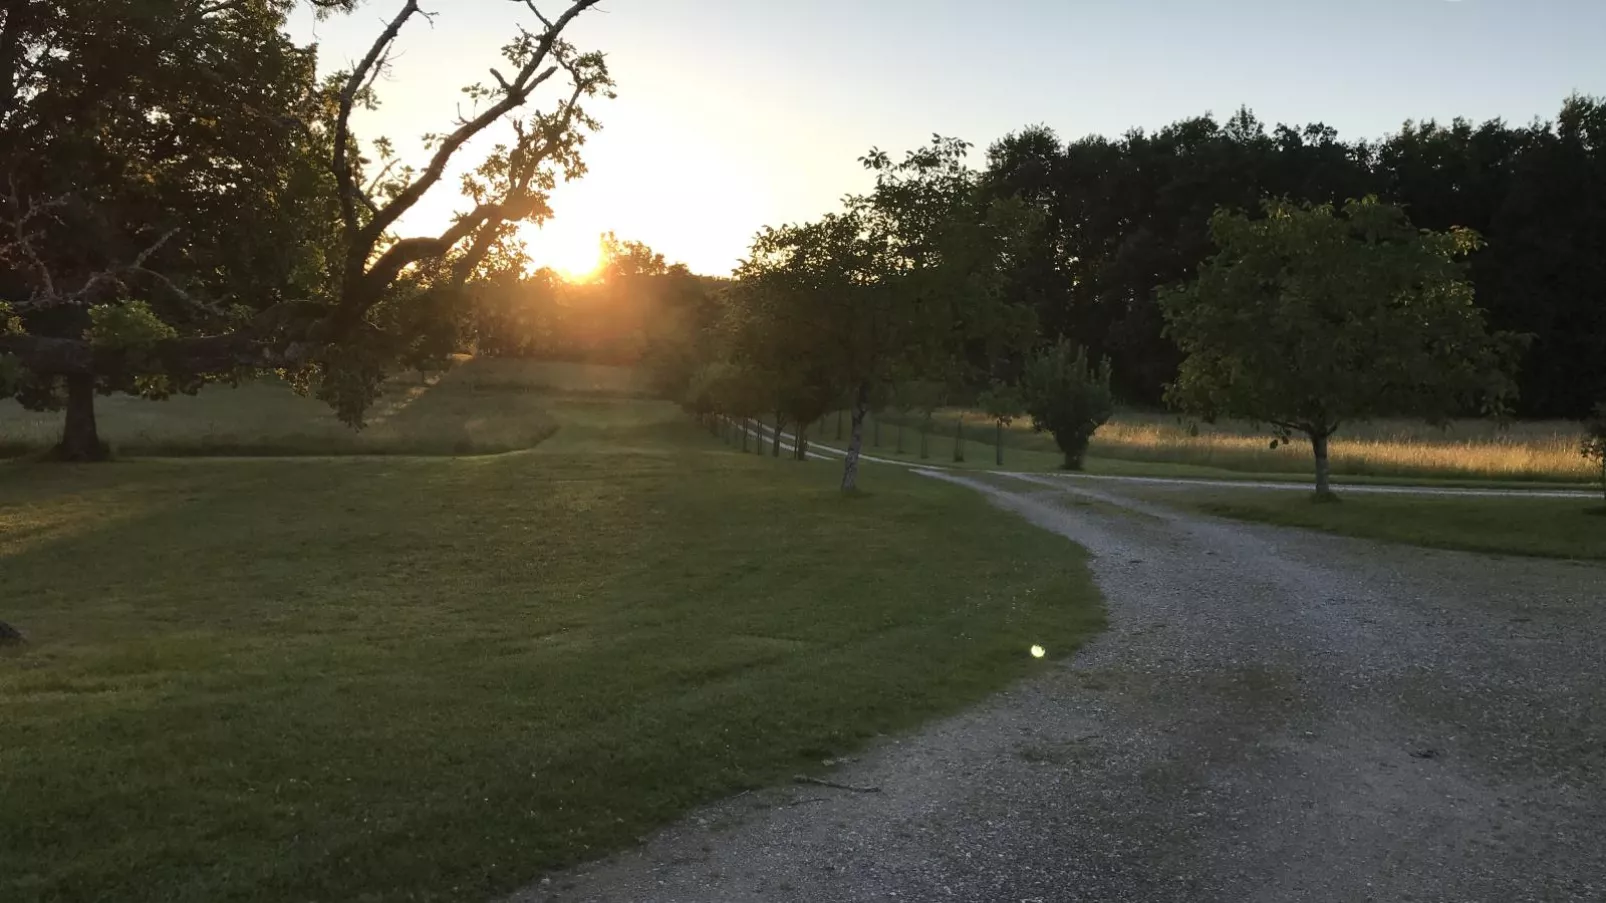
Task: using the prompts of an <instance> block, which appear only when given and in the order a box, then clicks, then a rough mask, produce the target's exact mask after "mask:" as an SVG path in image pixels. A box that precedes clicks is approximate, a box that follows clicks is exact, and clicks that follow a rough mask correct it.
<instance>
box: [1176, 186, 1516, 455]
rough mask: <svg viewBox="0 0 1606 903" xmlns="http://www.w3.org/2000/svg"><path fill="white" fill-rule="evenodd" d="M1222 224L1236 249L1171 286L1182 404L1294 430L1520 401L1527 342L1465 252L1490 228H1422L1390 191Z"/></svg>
mask: <svg viewBox="0 0 1606 903" xmlns="http://www.w3.org/2000/svg"><path fill="white" fill-rule="evenodd" d="M1211 234H1212V236H1213V238H1214V240H1215V242H1216V244H1217V245H1218V246H1219V247H1220V248H1221V252H1220V253H1219V254H1217V255H1216V256H1215V257H1213V258H1211V259H1210V260H1209V261H1207V262H1206V264H1205V265H1204V266H1203V267H1202V268H1201V270H1200V272H1199V277H1198V279H1197V280H1196V281H1195V282H1193V283H1191V284H1189V285H1186V286H1181V287H1176V288H1172V289H1169V290H1167V291H1165V292H1164V293H1162V295H1161V305H1162V307H1163V309H1164V311H1165V316H1166V322H1167V334H1168V335H1169V336H1170V337H1171V338H1173V339H1174V340H1175V341H1176V342H1177V345H1178V347H1180V348H1181V349H1182V351H1183V352H1184V353H1185V354H1186V355H1187V357H1186V359H1185V360H1184V361H1183V364H1182V366H1181V368H1180V370H1179V372H1178V376H1177V380H1176V382H1175V383H1173V384H1172V386H1171V387H1170V389H1169V390H1168V391H1167V399H1168V400H1169V401H1171V402H1172V403H1173V404H1175V405H1177V406H1178V407H1180V408H1182V409H1183V410H1186V411H1188V412H1190V413H1194V414H1197V415H1200V416H1202V417H1205V418H1214V417H1223V416H1225V417H1237V418H1242V419H1246V420H1250V421H1255V422H1259V423H1265V424H1269V425H1270V426H1271V427H1272V428H1273V429H1274V430H1275V431H1276V432H1277V434H1278V435H1279V436H1280V437H1283V438H1286V437H1287V436H1288V435H1289V434H1291V433H1295V432H1298V433H1305V434H1307V435H1310V436H1312V437H1313V438H1325V437H1326V436H1329V435H1331V434H1332V433H1333V431H1334V430H1336V429H1338V428H1339V427H1340V426H1341V425H1342V424H1344V423H1346V422H1350V421H1355V420H1365V419H1369V418H1372V417H1379V416H1414V417H1420V418H1422V419H1425V420H1428V421H1430V422H1442V421H1443V420H1444V419H1446V418H1449V417H1451V416H1454V415H1456V414H1458V413H1462V412H1466V411H1468V410H1481V411H1483V412H1485V413H1489V414H1502V413H1504V412H1505V410H1506V405H1507V403H1508V402H1509V401H1510V399H1511V397H1512V393H1513V391H1514V387H1513V383H1512V381H1511V378H1510V376H1509V371H1510V368H1511V365H1512V361H1513V358H1514V357H1515V352H1516V350H1517V348H1518V346H1519V342H1518V340H1517V338H1516V337H1514V336H1511V335H1508V334H1496V335H1492V336H1491V335H1490V333H1489V330H1488V329H1487V327H1486V326H1485V323H1484V315H1483V311H1482V310H1481V309H1479V308H1478V307H1477V305H1476V304H1475V303H1474V301H1473V293H1472V286H1471V284H1470V283H1469V282H1468V281H1467V280H1466V278H1465V272H1464V269H1463V266H1462V264H1461V262H1460V261H1461V258H1463V257H1464V256H1465V255H1466V254H1468V253H1469V252H1471V251H1472V250H1474V249H1475V248H1476V247H1478V244H1479V239H1478V237H1477V236H1476V235H1475V234H1473V233H1471V232H1468V231H1466V230H1454V231H1451V232H1444V233H1436V232H1419V231H1418V230H1416V229H1415V228H1414V227H1412V225H1411V223H1410V221H1409V220H1408V219H1407V218H1406V216H1405V213H1404V212H1403V211H1402V210H1400V209H1399V208H1398V207H1395V206H1392V205H1389V204H1384V203H1382V202H1380V201H1378V200H1376V199H1375V198H1368V199H1365V200H1360V201H1352V202H1350V203H1349V204H1346V205H1345V207H1344V210H1343V212H1342V214H1340V213H1338V212H1336V211H1335V210H1334V209H1333V208H1332V207H1330V206H1326V205H1300V204H1293V203H1289V202H1286V201H1268V202H1267V203H1266V204H1265V215H1264V216H1263V217H1258V218H1252V217H1250V216H1247V215H1244V214H1242V213H1234V212H1230V211H1226V210H1222V211H1219V212H1218V213H1217V214H1216V216H1215V218H1214V220H1213V221H1212V233H1211Z"/></svg>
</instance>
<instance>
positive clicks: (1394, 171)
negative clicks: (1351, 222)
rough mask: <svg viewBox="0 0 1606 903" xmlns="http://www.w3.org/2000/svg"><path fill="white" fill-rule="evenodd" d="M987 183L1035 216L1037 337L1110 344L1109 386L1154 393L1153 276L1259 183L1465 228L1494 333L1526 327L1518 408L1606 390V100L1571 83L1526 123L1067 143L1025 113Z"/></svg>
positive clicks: (1195, 266) (1561, 410)
mask: <svg viewBox="0 0 1606 903" xmlns="http://www.w3.org/2000/svg"><path fill="white" fill-rule="evenodd" d="M983 185H984V190H985V191H986V192H987V193H988V194H989V196H992V197H1011V198H1021V199H1024V200H1025V201H1027V202H1028V203H1030V204H1031V205H1032V206H1033V207H1034V208H1035V209H1036V210H1038V211H1040V212H1041V215H1042V216H1043V217H1044V220H1045V224H1046V228H1045V231H1044V233H1043V234H1042V237H1041V240H1040V241H1038V242H1036V243H1035V244H1034V245H1033V246H1032V248H1031V250H1030V260H1029V263H1028V265H1027V266H1025V267H1023V268H1021V269H1020V270H1018V271H1017V273H1016V275H1015V281H1014V282H1013V285H1012V289H1013V291H1015V292H1016V293H1017V294H1018V295H1019V296H1020V297H1022V298H1025V299H1027V300H1029V302H1030V304H1031V305H1032V307H1033V309H1034V310H1035V311H1036V312H1037V315H1038V318H1039V322H1040V323H1041V326H1042V329H1043V331H1044V334H1045V335H1047V336H1049V337H1058V336H1066V337H1070V338H1072V339H1073V340H1074V341H1077V342H1080V343H1083V344H1085V345H1086V346H1087V347H1088V348H1089V349H1090V351H1091V353H1092V354H1094V355H1095V356H1108V357H1109V358H1110V359H1111V361H1112V364H1113V367H1114V381H1115V386H1116V389H1117V391H1118V392H1119V394H1120V395H1121V396H1122V397H1123V398H1124V399H1126V400H1127V401H1129V402H1132V403H1137V404H1146V405H1152V404H1159V403H1160V402H1162V400H1163V397H1164V391H1165V387H1166V386H1167V385H1168V384H1169V383H1171V382H1172V381H1173V380H1174V379H1175V378H1176V375H1177V371H1178V366H1179V364H1180V362H1181V360H1182V349H1180V348H1179V347H1178V345H1177V343H1176V342H1174V341H1172V340H1170V339H1169V338H1167V336H1166V334H1165V324H1164V317H1163V315H1162V312H1161V310H1160V307H1159V289H1161V288H1163V287H1165V286H1168V285H1173V284H1176V283H1179V282H1183V281H1185V280H1187V279H1190V278H1192V277H1193V276H1195V275H1196V274H1197V273H1198V271H1199V268H1200V265H1201V264H1202V263H1203V262H1204V261H1205V260H1206V259H1207V258H1209V257H1210V256H1211V255H1212V254H1214V253H1216V251H1217V246H1216V244H1215V242H1214V241H1213V240H1212V236H1211V223H1212V217H1213V216H1214V215H1215V213H1216V211H1217V210H1218V209H1221V208H1227V209H1235V210H1245V211H1256V210H1259V209H1260V205H1261V202H1262V200H1263V199H1264V198H1267V197H1272V198H1282V199H1287V200H1291V201H1294V202H1296V203H1310V204H1332V205H1342V204H1344V203H1345V202H1346V201H1349V200H1352V199H1358V198H1363V197H1367V196H1376V197H1378V198H1380V199H1382V200H1384V201H1387V202H1390V203H1393V204H1396V205H1398V206H1400V207H1402V208H1404V210H1405V212H1406V214H1407V215H1408V216H1409V218H1410V221H1411V222H1412V223H1413V224H1414V225H1416V226H1417V227H1420V228H1424V229H1431V230H1434V231H1440V232H1442V231H1447V230H1449V229H1452V228H1463V229H1470V230H1472V231H1474V232H1476V233H1477V234H1478V235H1480V236H1482V238H1483V242H1482V244H1481V246H1480V247H1479V248H1478V249H1477V250H1476V251H1474V252H1472V253H1471V254H1470V255H1469V257H1468V261H1469V280H1470V283H1471V286H1472V288H1473V291H1474V292H1475V295H1476V298H1477V302H1478V304H1479V306H1480V307H1482V308H1483V309H1484V310H1485V311H1487V313H1488V318H1489V322H1490V324H1491V325H1492V326H1493V327H1494V328H1495V329H1498V330H1504V331H1510V332H1515V333H1521V334H1527V335H1531V336H1532V337H1533V338H1532V341H1531V342H1530V344H1529V346H1528V348H1527V350H1526V352H1525V353H1524V355H1523V357H1522V359H1521V361H1520V366H1519V368H1518V370H1517V389H1518V392H1517V396H1516V402H1515V412H1516V413H1517V414H1519V415H1521V416H1524V417H1565V418H1571V419H1577V418H1582V417H1584V416H1585V415H1586V414H1588V413H1589V411H1590V409H1591V408H1592V406H1593V405H1594V404H1595V403H1596V402H1597V401H1598V400H1599V399H1600V398H1601V397H1603V396H1606V101H1603V100H1602V99H1600V98H1592V97H1578V96H1575V97H1570V98H1568V99H1567V100H1566V101H1565V102H1564V103H1563V104H1562V106H1561V109H1560V112H1559V113H1558V114H1557V115H1556V116H1555V118H1554V119H1549V120H1543V121H1535V122H1532V123H1529V124H1527V125H1511V124H1508V123H1506V122H1503V121H1501V120H1492V121H1489V122H1484V123H1482V124H1474V123H1472V122H1469V121H1467V120H1464V119H1455V120H1453V121H1451V122H1449V123H1439V122H1434V121H1427V122H1418V123H1406V124H1405V125H1404V126H1403V127H1402V128H1401V129H1400V130H1399V131H1398V132H1397V133H1395V134H1393V135H1390V136H1387V137H1385V138H1382V139H1380V140H1374V141H1366V140H1354V141H1345V140H1342V139H1341V138H1340V137H1339V135H1338V133H1337V132H1336V131H1335V130H1334V129H1332V128H1330V127H1328V126H1326V125H1323V124H1320V123H1315V124H1311V125H1305V126H1291V125H1278V126H1276V127H1274V128H1270V129H1268V128H1267V127H1266V125H1265V124H1263V123H1262V122H1260V121H1259V120H1258V119H1256V118H1255V117H1254V115H1253V114H1252V113H1250V112H1249V111H1247V110H1243V111H1240V112H1239V113H1237V114H1236V115H1234V116H1232V117H1230V118H1229V119H1227V120H1226V121H1225V122H1218V121H1217V120H1216V119H1215V118H1213V117H1211V116H1200V117H1195V118H1192V119H1186V120H1183V121H1180V122H1176V123H1173V124H1171V125H1169V126H1166V127H1164V128H1161V129H1159V130H1158V131H1154V132H1146V131H1142V130H1134V131H1131V132H1128V133H1126V134H1125V135H1123V136H1121V137H1119V138H1105V137H1097V136H1095V137H1087V138H1082V139H1079V140H1076V141H1071V142H1068V143H1067V142H1063V141H1061V140H1060V139H1059V138H1058V137H1057V136H1056V135H1055V134H1054V132H1053V131H1052V130H1050V129H1048V128H1046V127H1042V126H1034V127H1031V128H1027V129H1023V130H1021V131H1019V132H1016V133H1014V134H1012V135H1009V136H1007V137H1005V138H1004V139H1003V140H1001V141H999V142H997V143H996V144H995V145H993V147H992V148H991V149H990V151H989V153H988V155H987V163H986V168H985V172H984V174H983Z"/></svg>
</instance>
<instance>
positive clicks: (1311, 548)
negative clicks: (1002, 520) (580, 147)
mask: <svg viewBox="0 0 1606 903" xmlns="http://www.w3.org/2000/svg"><path fill="white" fill-rule="evenodd" d="M931 475H932V476H933V477H936V478H940V479H946V480H950V481H952V482H956V483H963V484H966V485H970V486H973V487H975V488H977V489H979V490H980V491H983V492H987V493H989V494H990V495H991V496H992V497H993V498H994V499H995V501H996V502H997V503H998V504H999V505H1001V506H1003V507H1005V508H1008V509H1010V510H1013V511H1016V512H1018V513H1019V514H1021V515H1022V516H1024V517H1026V518H1028V519H1030V520H1032V521H1034V522H1036V523H1038V524H1040V525H1042V526H1044V527H1046V528H1048V529H1051V530H1054V531H1057V532H1059V533H1062V534H1064V535H1065V536H1067V537H1069V538H1070V539H1072V540H1074V541H1076V542H1077V543H1080V544H1081V545H1083V546H1085V547H1086V548H1087V549H1089V550H1090V551H1091V552H1093V553H1094V555H1095V559H1094V563H1093V567H1094V571H1095V574H1096V576H1097V578H1098V580H1099V583H1100V586H1101V587H1102V589H1103V591H1104V593H1105V595H1106V598H1107V599H1108V603H1109V606H1110V615H1111V628H1110V630H1109V631H1107V632H1106V633H1105V634H1104V635H1102V636H1101V637H1100V638H1099V639H1098V640H1096V641H1095V642H1094V643H1093V644H1091V645H1090V646H1089V647H1088V648H1087V649H1086V650H1084V651H1083V652H1082V653H1081V654H1079V655H1077V656H1076V657H1075V658H1074V660H1073V661H1072V662H1070V663H1069V664H1067V665H1065V666H1062V667H1051V668H1049V669H1046V673H1045V675H1044V676H1043V677H1041V678H1038V679H1035V680H1032V681H1029V682H1027V683H1025V684H1022V685H1020V686H1017V687H1015V688H1014V689H1012V690H1010V691H1008V692H1006V693H1004V694H1001V695H1000V696H998V697H996V698H995V699H994V700H993V701H992V702H990V703H988V704H986V705H984V706H982V707H979V708H977V709H974V710H972V711H970V712H967V713H965V714H962V715H959V716H957V717H954V718H951V719H949V720H947V721H944V722H941V723H937V724H934V725H931V726H930V727H928V728H926V729H925V730H923V731H921V732H920V733H918V734H916V735H913V736H909V737H905V738H902V739H898V740H889V741H887V742H885V743H883V744H881V745H879V746H878V747H876V748H874V749H872V750H870V751H868V752H866V753H865V754H864V756H863V757H862V758H861V759H859V760H857V761H855V762H852V763H849V764H846V765H844V766H842V767H841V768H839V769H838V770H837V773H836V775H835V780H837V781H840V782H841V783H843V784H848V785H854V786H861V787H864V786H873V787H879V788H881V792H879V793H856V792H852V791H846V790H838V789H833V788H826V787H819V786H797V787H783V788H776V789H773V790H769V791H765V792H762V793H755V794H748V795H744V796H741V797H738V798H735V799H732V800H728V801H726V802H724V803H721V804H719V805H716V806H713V807H710V808H708V809H706V810H704V811H702V812H699V813H697V814H695V815H694V816H692V817H691V818H688V819H687V820H685V821H683V822H682V823H680V824H678V825H676V826H674V827H672V828H670V829H668V830H666V831H664V832H662V833H661V834H660V835H658V836H657V837H655V838H652V839H651V840H650V841H649V842H648V843H646V844H645V845H644V846H643V847H642V848H640V849H638V850H636V851H633V852H630V853H627V854H624V855H621V856H619V857H616V858H614V859H612V860H608V861H605V862H602V863H598V864H594V865H592V866H590V867H587V868H584V869H581V870H578V871H576V872H573V873H570V874H564V875H557V876H553V877H552V878H550V879H548V880H546V881H543V882H542V884H541V885H539V886H537V887H534V888H531V889H530V890H528V891H526V892H525V893H523V894H520V895H518V896H517V897H515V898H514V899H515V900H517V901H520V903H534V901H654V903H660V901H661V903H724V901H798V903H803V901H809V903H829V901H868V900H877V901H880V900H908V901H940V900H963V901H989V903H991V901H1000V903H1004V901H1007V903H1049V901H1078V900H1086V901H1099V903H1115V901H1145V903H1157V901H1231V903H1239V901H1265V903H1283V901H1345V903H1350V901H1379V903H1385V901H1386V903H1393V901H1406V900H1414V901H1444V903H1451V901H1453V903H1481V901H1487V903H1520V901H1578V903H1586V901H1587V903H1599V901H1602V900H1606V687H1603V683H1606V630H1603V628H1606V599H1603V598H1602V596H1603V595H1606V568H1602V567H1599V566H1595V565H1582V564H1573V563H1567V562H1553V561H1540V560H1530V559H1516V558H1495V557H1486V556H1474V555H1467V554H1462V553H1454V552H1438V551H1426V550H1420V549H1414V548H1410V547H1405V546H1389V545H1379V544H1374V543H1370V542H1366V541H1363V540H1353V539H1344V538H1336V537H1330V536H1326V535H1320V534H1315V533H1307V532H1302V531H1294V530H1286V529H1279V528H1274V527H1264V526H1256V525H1245V524H1237V523H1227V522H1223V521H1216V520H1212V519H1208V518H1203V517H1199V516H1195V515H1187V514H1181V513H1178V512H1175V511H1172V510H1170V509H1167V508H1164V507H1159V506H1155V505H1151V504H1149V503H1145V502H1141V501H1137V500H1134V499H1131V498H1128V497H1125V496H1123V495H1121V494H1120V493H1119V489H1118V488H1112V487H1114V484H1098V485H1095V484H1091V483H1086V482H1080V481H1069V480H1062V479H1056V478H1052V477H1017V478H1013V479H1010V478H992V479H978V478H972V477H966V476H961V475H958V474H954V473H942V474H938V473H932V474H931Z"/></svg>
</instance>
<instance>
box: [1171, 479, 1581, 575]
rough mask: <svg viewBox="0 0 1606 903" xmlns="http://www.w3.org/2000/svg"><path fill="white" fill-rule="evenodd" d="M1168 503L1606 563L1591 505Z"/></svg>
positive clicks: (1416, 541)
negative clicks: (1603, 560) (1596, 560)
mask: <svg viewBox="0 0 1606 903" xmlns="http://www.w3.org/2000/svg"><path fill="white" fill-rule="evenodd" d="M1157 497H1159V498H1163V499H1164V500H1165V501H1168V502H1172V503H1181V504H1185V505H1189V506H1192V507H1195V508H1197V509H1199V510H1202V511H1205V512H1207V513H1210V514H1215V515H1219V516H1222V517H1231V518H1236V519H1239V520H1250V521H1259V522H1262V523H1270V524H1281V525H1283V526H1289V527H1306V528H1309V529H1314V530H1325V531H1327V532H1330V533H1340V534H1343V535H1346V536H1360V537H1364V538H1367V539H1381V540H1385V541H1388V542H1401V543H1409V544H1413V545H1419V546H1429V547H1432V548H1441V549H1460V550H1463V551H1468V552H1492V553H1496V554H1507V555H1533V556H1539V557H1546V558H1577V559H1606V508H1603V507H1602V505H1601V503H1600V502H1599V501H1598V500H1596V501H1590V500H1583V499H1578V500H1573V499H1545V498H1498V497H1490V498H1450V497H1434V496H1389V495H1363V494H1360V493H1351V494H1349V495H1346V496H1344V497H1343V501H1342V502H1339V503H1337V504H1318V503H1315V502H1313V501H1311V499H1310V497H1309V496H1306V495H1304V494H1296V493H1288V492H1259V493H1255V492H1239V493H1234V494H1232V495H1228V494H1225V493H1221V492H1216V491H1208V492H1196V491H1186V492H1168V493H1166V494H1165V495H1163V496H1157Z"/></svg>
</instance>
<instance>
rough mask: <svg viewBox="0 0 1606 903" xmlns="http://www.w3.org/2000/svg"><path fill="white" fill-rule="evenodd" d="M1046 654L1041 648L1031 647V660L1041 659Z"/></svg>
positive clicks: (1046, 651)
mask: <svg viewBox="0 0 1606 903" xmlns="http://www.w3.org/2000/svg"><path fill="white" fill-rule="evenodd" d="M1047 654H1048V650H1047V649H1044V648H1043V647H1042V646H1033V647H1032V658H1042V657H1043V656H1045V655H1047Z"/></svg>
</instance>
